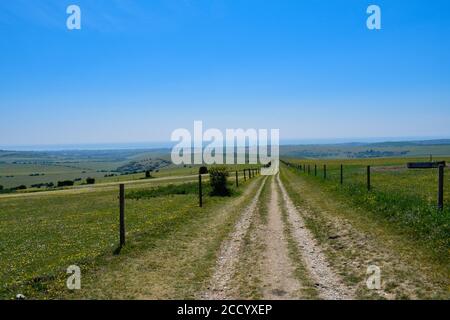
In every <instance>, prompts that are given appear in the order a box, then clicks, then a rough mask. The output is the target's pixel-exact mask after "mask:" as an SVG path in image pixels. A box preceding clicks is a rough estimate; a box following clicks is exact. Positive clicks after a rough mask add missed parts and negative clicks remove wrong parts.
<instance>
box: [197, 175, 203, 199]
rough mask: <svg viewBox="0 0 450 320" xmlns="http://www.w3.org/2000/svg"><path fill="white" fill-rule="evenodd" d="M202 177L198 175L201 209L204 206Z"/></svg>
mask: <svg viewBox="0 0 450 320" xmlns="http://www.w3.org/2000/svg"><path fill="white" fill-rule="evenodd" d="M202 196H203V194H202V175H201V174H200V173H199V174H198V204H199V206H200V207H202V206H203V199H202Z"/></svg>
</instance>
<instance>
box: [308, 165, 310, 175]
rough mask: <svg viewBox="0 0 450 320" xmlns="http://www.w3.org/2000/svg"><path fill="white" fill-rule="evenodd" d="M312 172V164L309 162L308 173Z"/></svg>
mask: <svg viewBox="0 0 450 320" xmlns="http://www.w3.org/2000/svg"><path fill="white" fill-rule="evenodd" d="M310 173H311V165H310V164H308V175H309V174H310Z"/></svg>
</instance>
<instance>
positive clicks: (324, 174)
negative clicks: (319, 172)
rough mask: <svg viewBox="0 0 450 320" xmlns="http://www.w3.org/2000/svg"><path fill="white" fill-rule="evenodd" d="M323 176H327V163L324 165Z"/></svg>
mask: <svg viewBox="0 0 450 320" xmlns="http://www.w3.org/2000/svg"><path fill="white" fill-rule="evenodd" d="M323 178H324V179H326V178H327V165H326V164H324V165H323Z"/></svg>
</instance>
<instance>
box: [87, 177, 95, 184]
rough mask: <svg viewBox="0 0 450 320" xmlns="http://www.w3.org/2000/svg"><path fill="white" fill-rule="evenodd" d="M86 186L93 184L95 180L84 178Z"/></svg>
mask: <svg viewBox="0 0 450 320" xmlns="http://www.w3.org/2000/svg"><path fill="white" fill-rule="evenodd" d="M86 184H95V179H94V178H91V177H88V178H86Z"/></svg>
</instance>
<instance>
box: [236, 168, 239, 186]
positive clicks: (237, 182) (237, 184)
mask: <svg viewBox="0 0 450 320" xmlns="http://www.w3.org/2000/svg"><path fill="white" fill-rule="evenodd" d="M237 187H239V179H238V172H237V170H236V188H237Z"/></svg>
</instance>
